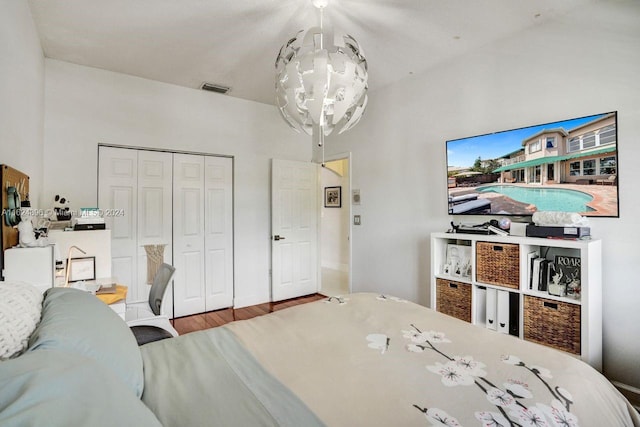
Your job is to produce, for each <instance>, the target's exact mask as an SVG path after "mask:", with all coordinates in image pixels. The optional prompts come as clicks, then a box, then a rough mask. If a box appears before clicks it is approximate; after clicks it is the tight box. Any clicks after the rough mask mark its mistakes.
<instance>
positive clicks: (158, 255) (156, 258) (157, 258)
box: [144, 243, 167, 285]
mask: <svg viewBox="0 0 640 427" xmlns="http://www.w3.org/2000/svg"><path fill="white" fill-rule="evenodd" d="M165 246H167V245H166V244H164V243H163V244H159V245H144V250H145V252H146V253H147V285H151V284H153V279H154V278H155V277H156V273H157V272H158V269H159V268H160V266H161V265H162V263H163V262H164V247H165Z"/></svg>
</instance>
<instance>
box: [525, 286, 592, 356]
mask: <svg viewBox="0 0 640 427" xmlns="http://www.w3.org/2000/svg"><path fill="white" fill-rule="evenodd" d="M524 339H525V340H528V341H534V342H537V343H539V344H543V345H546V346H549V347H553V348H557V349H559V350H564V351H567V352H569V353H574V354H580V305H578V304H570V303H566V302H560V301H554V300H549V299H545V298H537V297H532V296H529V295H525V297H524Z"/></svg>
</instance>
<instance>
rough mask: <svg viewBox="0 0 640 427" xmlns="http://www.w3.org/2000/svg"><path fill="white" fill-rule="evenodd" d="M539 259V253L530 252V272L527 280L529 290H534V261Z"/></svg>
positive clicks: (528, 256)
mask: <svg viewBox="0 0 640 427" xmlns="http://www.w3.org/2000/svg"><path fill="white" fill-rule="evenodd" d="M538 257H539V254H538V251H533V252H529V253H528V254H527V266H528V269H529V270H528V273H529V277H528V278H527V279H528V283H529V289H533V260H534V259H536V258H538Z"/></svg>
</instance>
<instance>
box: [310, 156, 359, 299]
mask: <svg viewBox="0 0 640 427" xmlns="http://www.w3.org/2000/svg"><path fill="white" fill-rule="evenodd" d="M334 160H346V161H347V165H348V166H347V168H348V172H349V177H348V182H349V192H348V194H344V193H343V194H342V207H343V208H347V209H349V228H348V230H349V244H348V245H347V247H348V249H347V253H348V254H349V262H348V263H347V266H348V267H347V268H348V270H349V271H348V277H347V283H348V285H349V293H351V292H353V283H352V279H353V200H352V198H351V197H352V194H353V193H352V191H353V169H352V165H353V162H352V153H351V151H344V152H340V153H335V154H329V155H325V157H324V161H325V162H331V161H334ZM319 178H320V177H319ZM318 185H319V186H320V188H319V189H318V194H319V195H320V197H324V191H323V189H322V180H321V179H318ZM322 206H323V204H322V203H319V204H318V234H319V235H320V236H321V234H320V229H321V228H320V227H321V225H322V224H321V213H322ZM319 246H320V247H319V249H318V253H319V254H321V253H322V239H320V245H319ZM320 261H321V260H320V256H319V257H318V263H319V264H320ZM318 283H319V284H320V286H319V288H321V287H322V266H321V265H319V266H318Z"/></svg>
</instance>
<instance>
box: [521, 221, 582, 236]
mask: <svg viewBox="0 0 640 427" xmlns="http://www.w3.org/2000/svg"><path fill="white" fill-rule="evenodd" d="M527 236H528V237H546V238H556V239H589V238H591V228H590V227H579V226H576V227H574V226H544V225H533V224H529V225H527Z"/></svg>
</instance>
